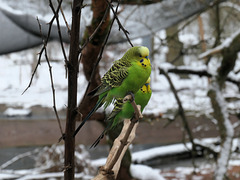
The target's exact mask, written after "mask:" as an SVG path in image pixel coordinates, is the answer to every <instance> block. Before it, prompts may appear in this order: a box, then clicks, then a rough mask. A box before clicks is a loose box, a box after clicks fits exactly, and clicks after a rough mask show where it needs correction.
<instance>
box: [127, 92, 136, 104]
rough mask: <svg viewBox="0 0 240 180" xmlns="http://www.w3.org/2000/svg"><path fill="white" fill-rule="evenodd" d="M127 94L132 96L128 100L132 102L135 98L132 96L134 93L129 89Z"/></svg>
mask: <svg viewBox="0 0 240 180" xmlns="http://www.w3.org/2000/svg"><path fill="white" fill-rule="evenodd" d="M127 95H131V96H132V99H131V100H130V102H133V101H134V100H135V96H134V94H133V93H132V92H131V91H130V92H128V93H127Z"/></svg>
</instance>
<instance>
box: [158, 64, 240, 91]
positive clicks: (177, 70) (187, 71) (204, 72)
mask: <svg viewBox="0 0 240 180" xmlns="http://www.w3.org/2000/svg"><path fill="white" fill-rule="evenodd" d="M161 70H163V69H161V68H159V71H160V74H161V72H162V71H161ZM165 71H167V72H168V73H175V74H192V75H197V76H200V77H202V76H205V77H208V78H211V77H213V75H212V74H210V73H209V72H208V71H207V70H193V69H190V68H189V69H188V68H177V67H173V68H169V69H167V70H165ZM226 81H228V82H231V83H233V84H235V85H236V86H237V87H238V88H239V89H240V81H239V80H236V79H233V78H231V77H227V78H226Z"/></svg>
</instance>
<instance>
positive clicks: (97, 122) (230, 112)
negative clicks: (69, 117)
mask: <svg viewBox="0 0 240 180" xmlns="http://www.w3.org/2000/svg"><path fill="white" fill-rule="evenodd" d="M0 2H1V3H0V15H1V16H0V17H1V18H0V32H1V35H0V43H1V46H0V67H1V71H0V75H1V85H0V88H1V90H0V136H1V138H0V179H61V178H62V170H63V160H64V148H63V142H58V141H59V138H60V137H61V133H62V132H61V131H62V130H63V131H64V130H65V123H66V121H65V120H66V109H67V101H68V97H67V89H68V87H67V86H68V85H67V77H66V68H65V65H66V64H65V61H66V57H67V58H68V52H69V42H70V40H69V36H70V35H69V27H70V28H71V20H72V19H71V18H72V15H71V6H72V1H68V0H67V1H63V2H62V3H61V10H60V12H61V13H60V12H59V20H58V21H59V25H60V29H61V38H59V34H58V33H59V31H58V30H59V28H58V22H57V21H56V19H55V20H54V21H53V22H52V23H51V19H52V18H53V11H52V10H51V5H50V6H49V4H50V2H51V3H52V6H53V7H54V8H56V9H57V7H58V4H59V2H60V1H57V0H53V1H48V0H42V1H35V0H23V1H14V0H0ZM83 4H84V8H83V9H82V14H81V25H80V41H81V43H82V44H81V45H83V44H84V42H86V36H87V35H89V34H88V33H89V32H91V28H92V27H93V22H94V20H95V19H94V18H96V17H95V16H94V9H93V8H92V6H91V4H92V1H84V3H83ZM113 5H114V6H113V7H114V9H116V7H117V1H114V2H113ZM117 15H118V18H119V22H121V24H122V26H123V27H124V28H125V30H127V31H128V36H129V38H130V41H131V43H132V44H133V45H134V46H138V45H144V46H147V47H148V48H149V50H150V59H151V63H152V74H151V89H152V97H151V99H150V101H149V103H148V105H147V106H146V108H145V109H144V112H143V115H144V120H143V122H140V124H139V127H138V129H137V133H136V138H135V139H134V142H133V145H131V147H130V151H129V152H131V153H130V154H131V155H132V159H131V160H130V163H128V165H127V166H126V167H127V172H128V171H129V172H130V174H128V173H126V172H121V173H122V174H123V175H122V176H121V177H119V179H134V178H135V179H193V178H194V177H195V176H196V177H201V178H202V179H211V178H213V177H214V178H215V179H217V177H218V175H219V174H221V173H222V174H225V177H226V176H227V177H229V178H231V179H238V178H239V175H240V174H239V172H240V167H239V159H240V156H239V130H240V126H239V125H240V121H239V117H240V109H239V107H240V96H239V87H240V86H239V85H240V59H239V53H238V52H239V51H240V43H239V42H240V30H239V27H240V3H239V1H238V0H228V1H223V0H222V1H220V0H218V1H215V0H206V1H200V0H186V1H181V0H152V1H148V0H143V1H135V0H132V1H128V0H124V1H121V3H120V6H119V7H118V13H117ZM109 18H110V19H111V18H113V13H112V12H111V11H110V12H109ZM50 25H52V29H51V34H50V35H49V36H48V29H49V26H50ZM119 27H120V25H119V23H118V22H117V21H116V20H115V22H114V24H113V27H112V28H111V33H110V36H109V39H108V41H107V44H106V46H105V48H104V51H103V55H102V59H101V60H100V63H99V67H98V68H99V69H98V70H99V75H100V77H101V76H102V75H103V74H104V73H105V72H106V71H107V70H108V69H109V67H110V66H111V65H112V62H113V61H114V60H117V59H119V58H121V57H122V55H123V54H124V53H125V52H126V50H127V49H129V48H130V47H131V45H130V43H129V41H128V40H127V37H126V35H125V33H124V32H123V31H122V29H121V28H119ZM87 32H88V33H87ZM47 37H48V40H47V46H46V47H47V48H46V51H47V56H44V54H42V53H41V50H42V48H43V47H44V46H43V42H46V39H47ZM104 37H105V34H104ZM99 39H100V40H99ZM99 39H97V37H95V39H93V41H91V42H90V43H92V44H93V45H94V47H97V45H98V43H99V41H101V38H99ZM60 42H62V44H61V43H60ZM101 43H102V42H101ZM62 48H64V49H65V52H66V54H67V55H66V56H64V53H63V50H62ZM87 48H89V47H87ZM87 48H86V49H87ZM93 49H94V48H93ZM89 51H90V52H92V53H93V54H94V52H93V51H91V49H89ZM46 57H47V58H46ZM96 57H98V54H96ZM95 62H96V60H95V61H91V60H90V59H87V60H82V61H81V62H80V64H79V75H78V104H79V109H80V112H81V113H82V114H83V115H85V114H86V113H88V112H89V109H91V107H92V105H93V103H94V101H93V102H91V100H89V99H88V100H86V99H85V98H84V94H85V91H86V88H87V86H88V81H89V78H90V76H89V72H88V70H87V68H88V67H89V66H90V67H93V66H94V63H95ZM87 66H88V67H87ZM90 70H91V72H92V68H90ZM51 73H52V75H51ZM51 78H52V81H51ZM52 85H54V90H55V92H54V93H55V94H53V91H52V90H53V89H52ZM25 90H26V91H25ZM53 95H55V96H53ZM95 102H96V101H95ZM81 103H82V104H84V105H82V106H81ZM53 107H55V108H56V110H57V114H58V116H59V119H60V126H61V128H60V126H59V124H58V121H57V118H56V113H55V111H54V109H53ZM111 110H112V106H111V107H110V108H108V109H107V110H106V111H103V109H100V110H99V111H98V112H97V113H96V114H95V115H94V116H93V117H92V118H91V120H89V121H88V122H87V123H86V125H85V126H84V127H83V128H82V129H81V131H80V132H79V134H78V135H77V137H76V155H75V156H76V164H77V166H76V172H77V173H76V179H91V178H92V177H93V176H95V174H96V172H97V167H99V166H100V165H103V163H104V160H105V158H106V157H107V154H108V150H109V145H108V142H109V139H110V141H111V137H107V139H105V138H104V139H103V140H102V141H101V142H100V144H99V145H98V146H97V147H96V148H95V149H89V147H90V145H91V144H92V143H93V142H94V141H95V140H96V138H97V137H98V136H99V135H100V134H101V132H102V130H103V129H104V126H103V123H102V121H103V120H104V118H105V116H106V115H107V114H109V113H110V112H111ZM78 124H79V121H78V122H77V125H78ZM61 129H62V130H61ZM221 154H225V156H226V157H227V158H225V160H223V159H221ZM223 161H224V163H222V162H223ZM220 167H223V169H224V170H223V171H222V172H219V171H218V169H220ZM140 172H141V173H140ZM126 174H128V175H126ZM125 175H126V176H125ZM123 177H124V178H123ZM219 177H221V175H219ZM220 179H221V178H220Z"/></svg>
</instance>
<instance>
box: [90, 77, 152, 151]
mask: <svg viewBox="0 0 240 180" xmlns="http://www.w3.org/2000/svg"><path fill="white" fill-rule="evenodd" d="M151 95H152V90H151V88H150V78H149V79H148V80H147V82H146V83H145V84H144V85H143V86H142V87H141V89H139V90H138V92H137V93H136V94H135V102H136V104H138V105H140V106H141V112H142V111H143V109H144V108H145V106H146V105H147V104H148V101H149V100H150V98H151ZM133 116H134V109H133V106H132V104H131V103H130V102H129V101H128V102H126V103H123V98H118V99H117V100H116V101H115V103H114V109H113V111H112V112H111V114H110V115H109V116H108V118H107V119H106V123H107V127H106V128H105V129H104V131H103V132H102V134H101V135H100V136H99V137H98V138H97V140H96V141H95V142H94V143H93V145H92V146H91V147H96V146H97V145H98V143H99V142H100V140H101V139H102V138H103V137H104V134H106V133H107V132H108V131H109V130H111V129H114V127H116V126H117V125H118V124H119V123H120V122H122V121H123V120H124V119H131V118H133Z"/></svg>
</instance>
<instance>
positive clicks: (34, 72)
mask: <svg viewBox="0 0 240 180" xmlns="http://www.w3.org/2000/svg"><path fill="white" fill-rule="evenodd" d="M59 8H60V6H58V8H57V10H56V12H58V11H59ZM55 18H56V14H54V16H53V17H52V19H51V20H50V22H49V23H48V24H49V28H48V33H47V36H46V40H44V39H45V37H43V34H42V33H41V36H42V39H43V47H42V49H41V50H40V52H39V53H38V54H39V58H38V63H37V65H36V67H35V69H34V71H33V73H32V76H31V79H30V81H29V84H28V86H27V87H26V89H25V90H24V91H23V93H22V95H23V94H24V93H25V92H26V91H27V90H28V89H29V88H30V87H31V85H32V81H33V78H34V76H35V74H36V72H37V68H38V66H39V65H40V62H41V57H42V53H43V51H44V48H45V46H46V45H45V44H47V43H48V40H49V38H50V34H51V30H52V25H53V22H54V20H55ZM37 21H38V24H39V25H40V22H39V19H38V17H37Z"/></svg>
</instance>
